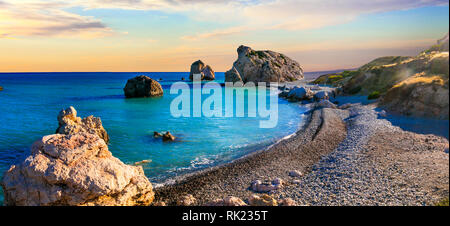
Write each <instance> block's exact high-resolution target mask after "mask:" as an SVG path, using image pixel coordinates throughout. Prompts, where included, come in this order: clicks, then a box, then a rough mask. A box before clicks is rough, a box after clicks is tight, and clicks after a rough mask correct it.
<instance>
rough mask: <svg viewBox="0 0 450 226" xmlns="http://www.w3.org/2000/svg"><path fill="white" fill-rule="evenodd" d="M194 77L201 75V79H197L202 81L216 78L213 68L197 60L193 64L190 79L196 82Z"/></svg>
mask: <svg viewBox="0 0 450 226" xmlns="http://www.w3.org/2000/svg"><path fill="white" fill-rule="evenodd" d="M194 75H200V77H199V78H196V79H200V80H214V79H215V78H216V77H215V74H214V70H213V69H212V68H211V66H209V65H206V64H205V63H203V61H201V60H197V61H195V62H194V63H192V64H191V70H190V72H189V79H190V80H191V81H193V80H194Z"/></svg>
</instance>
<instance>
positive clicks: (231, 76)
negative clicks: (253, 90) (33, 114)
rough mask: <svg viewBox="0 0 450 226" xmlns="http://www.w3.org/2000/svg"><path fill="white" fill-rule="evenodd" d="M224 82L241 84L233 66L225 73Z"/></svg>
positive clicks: (239, 76)
mask: <svg viewBox="0 0 450 226" xmlns="http://www.w3.org/2000/svg"><path fill="white" fill-rule="evenodd" d="M225 82H242V78H241V75H240V74H239V71H238V70H237V69H236V68H235V67H234V66H233V67H232V68H231V69H230V70H228V71H227V72H225Z"/></svg>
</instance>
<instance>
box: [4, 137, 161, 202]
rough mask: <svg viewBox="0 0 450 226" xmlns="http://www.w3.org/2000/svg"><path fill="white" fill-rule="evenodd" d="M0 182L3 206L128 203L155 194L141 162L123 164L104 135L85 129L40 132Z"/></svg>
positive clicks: (151, 196)
mask: <svg viewBox="0 0 450 226" xmlns="http://www.w3.org/2000/svg"><path fill="white" fill-rule="evenodd" d="M1 185H2V188H3V192H4V195H5V199H4V205H7V206H54V205H65V206H67V205H69V206H131V205H149V204H151V202H152V201H153V199H154V192H153V188H152V184H151V183H150V181H149V180H148V178H147V177H146V176H145V175H144V171H143V169H142V167H140V166H130V165H126V164H124V163H123V162H122V161H120V160H119V159H118V158H115V157H114V156H112V153H111V152H110V151H109V150H108V146H107V144H106V142H105V140H104V139H102V138H100V137H99V136H98V135H97V134H96V133H89V132H85V131H79V132H75V131H73V130H70V131H69V132H68V134H53V135H48V136H44V137H42V138H41V139H39V140H38V141H36V142H35V143H34V144H33V145H32V147H31V153H30V155H29V156H28V157H27V158H26V159H25V160H23V161H22V162H21V163H19V164H18V165H12V166H11V167H10V169H9V170H8V171H7V172H6V173H5V174H4V176H3V181H2V183H1Z"/></svg>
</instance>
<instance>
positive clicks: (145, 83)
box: [123, 75, 164, 98]
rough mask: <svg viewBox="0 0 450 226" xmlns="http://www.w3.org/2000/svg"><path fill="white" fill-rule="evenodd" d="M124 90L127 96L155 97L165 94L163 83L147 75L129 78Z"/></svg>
mask: <svg viewBox="0 0 450 226" xmlns="http://www.w3.org/2000/svg"><path fill="white" fill-rule="evenodd" d="M123 91H124V93H125V97H127V98H132V97H155V96H162V95H163V94H164V92H163V89H162V86H161V84H159V82H157V81H156V80H153V79H151V78H150V77H148V76H145V75H140V76H137V77H134V78H132V79H129V80H128V81H127V84H126V85H125V88H123Z"/></svg>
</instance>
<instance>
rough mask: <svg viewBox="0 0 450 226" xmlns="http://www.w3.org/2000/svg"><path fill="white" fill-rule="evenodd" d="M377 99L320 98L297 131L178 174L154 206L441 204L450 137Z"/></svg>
mask: <svg viewBox="0 0 450 226" xmlns="http://www.w3.org/2000/svg"><path fill="white" fill-rule="evenodd" d="M383 115H384V112H378V111H377V110H376V109H375V107H374V106H371V105H369V106H363V105H360V104H344V105H341V106H340V107H328V106H326V107H323V106H321V105H320V104H317V103H316V104H314V107H313V109H312V110H311V111H310V112H309V113H308V119H307V123H306V124H305V125H304V126H303V128H301V129H300V130H299V131H298V132H297V133H296V134H295V135H293V136H291V137H290V138H288V139H286V140H282V141H280V142H279V143H277V144H275V145H273V146H271V147H270V148H269V149H267V150H261V151H258V152H254V153H251V154H249V155H247V156H245V157H242V158H240V159H237V160H235V161H233V162H231V163H228V164H224V165H221V166H216V167H213V168H209V169H205V170H203V171H200V172H197V173H193V174H191V175H187V176H183V177H180V178H177V179H175V182H174V183H172V184H167V185H164V186H161V187H157V188H156V189H155V202H154V203H153V205H200V206H204V205H228V206H230V205H234V206H242V205H272V206H273V205H305V206H309V205H435V204H436V203H438V202H439V201H440V200H442V199H444V198H448V192H449V156H448V148H449V142H448V140H447V139H445V138H442V137H439V136H434V135H421V134H416V133H412V132H407V131H403V130H402V129H400V128H399V127H395V126H393V125H392V124H391V123H390V122H389V121H387V120H386V119H384V118H383Z"/></svg>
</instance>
